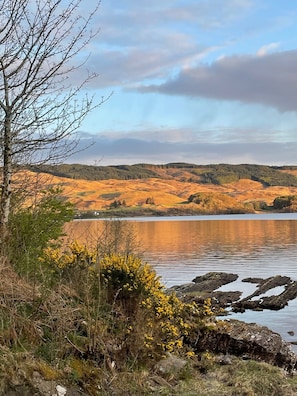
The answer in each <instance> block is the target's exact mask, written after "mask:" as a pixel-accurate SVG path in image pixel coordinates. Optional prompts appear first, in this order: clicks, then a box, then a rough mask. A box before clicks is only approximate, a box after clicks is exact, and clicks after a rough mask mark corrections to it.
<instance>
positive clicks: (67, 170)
mask: <svg viewBox="0 0 297 396" xmlns="http://www.w3.org/2000/svg"><path fill="white" fill-rule="evenodd" d="M294 169H295V168H294V167H288V166H287V167H275V166H264V165H249V164H241V165H229V164H214V165H195V164H187V163H183V162H181V163H179V162H177V163H170V164H165V165H152V164H136V165H118V166H90V165H80V164H72V165H69V164H63V165H51V166H49V165H44V166H42V167H38V168H36V167H32V168H31V170H33V171H36V172H40V171H42V172H46V173H50V174H53V175H55V176H60V177H69V178H72V179H85V180H108V179H117V180H130V179H148V178H163V179H166V178H170V179H172V177H175V178H176V179H177V180H184V176H183V175H182V172H186V173H187V175H189V174H190V175H193V176H192V177H190V178H188V181H191V182H199V183H209V184H219V185H221V184H226V183H232V182H236V181H238V180H240V179H249V180H255V181H258V182H260V183H262V184H263V185H264V186H292V187H296V186H297V178H296V176H294V175H292V174H290V173H287V172H284V171H286V170H294ZM160 170H165V171H166V172H168V173H166V172H162V173H160V172H159V171H160ZM171 170H178V171H176V172H173V173H172V172H171ZM187 177H188V176H187Z"/></svg>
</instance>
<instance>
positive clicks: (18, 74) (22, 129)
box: [0, 0, 105, 228]
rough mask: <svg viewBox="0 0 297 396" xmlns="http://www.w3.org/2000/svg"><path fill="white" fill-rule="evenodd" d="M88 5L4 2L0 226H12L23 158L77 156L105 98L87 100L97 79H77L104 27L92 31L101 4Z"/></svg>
mask: <svg viewBox="0 0 297 396" xmlns="http://www.w3.org/2000/svg"><path fill="white" fill-rule="evenodd" d="M82 3H83V0H70V1H65V0H0V53H1V56H0V122H1V123H0V150H1V154H2V155H1V162H2V164H1V165H2V168H1V170H2V194H1V207H0V224H1V225H2V227H4V228H5V227H6V226H7V222H8V216H9V211H10V194H11V187H10V184H11V177H12V174H13V172H14V170H15V169H16V166H17V165H20V164H21V163H22V161H23V163H24V164H26V165H29V164H33V163H44V162H46V161H58V160H60V159H61V158H64V159H65V157H66V155H70V154H71V153H73V152H74V151H75V149H76V148H77V144H78V138H77V135H76V131H77V129H78V128H79V126H80V125H81V123H82V121H83V120H84V118H85V117H86V115H87V114H88V113H89V112H90V111H91V110H92V109H94V108H95V107H98V106H100V105H101V104H102V103H103V102H104V101H105V99H101V100H100V101H99V102H95V100H94V97H93V96H90V97H89V96H84V97H83V98H81V92H82V90H83V88H84V87H85V85H86V84H87V83H88V82H89V81H90V80H91V79H93V78H95V77H96V74H92V75H89V74H88V73H86V76H85V78H83V79H82V80H81V81H78V82H77V84H76V85H73V84H72V83H71V78H70V77H71V75H73V74H74V72H76V71H77V70H78V69H80V70H81V69H82V67H83V66H84V64H85V62H86V60H87V57H88V55H86V56H85V57H84V59H83V60H82V59H81V55H82V53H83V52H84V51H85V49H86V47H87V46H88V44H89V43H90V41H91V40H92V39H93V38H94V37H95V36H96V35H97V34H98V31H99V30H98V29H96V30H95V31H92V30H91V29H90V27H91V22H92V21H93V18H94V16H95V14H96V12H97V11H98V8H99V6H100V1H99V0H96V1H95V2H94V4H93V9H92V10H91V11H90V12H89V13H88V15H87V16H82V15H81V14H82V13H81V12H80V11H81V7H82Z"/></svg>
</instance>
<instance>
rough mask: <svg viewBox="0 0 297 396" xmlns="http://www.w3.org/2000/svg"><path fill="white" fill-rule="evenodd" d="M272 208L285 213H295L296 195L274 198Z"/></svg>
mask: <svg viewBox="0 0 297 396" xmlns="http://www.w3.org/2000/svg"><path fill="white" fill-rule="evenodd" d="M273 208H274V209H276V210H283V211H285V212H296V211H297V195H287V196H281V197H277V198H275V200H274V201H273Z"/></svg>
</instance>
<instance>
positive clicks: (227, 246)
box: [66, 220, 297, 254]
mask: <svg viewBox="0 0 297 396" xmlns="http://www.w3.org/2000/svg"><path fill="white" fill-rule="evenodd" d="M131 224H132V225H133V229H134V232H135V234H136V236H137V238H138V240H139V242H140V244H141V247H142V250H144V251H149V252H151V253H161V254H166V253H167V252H169V253H172V252H173V251H174V252H176V253H199V252H204V251H206V250H207V251H208V252H209V251H213V252H216V251H217V250H227V251H229V253H231V252H232V251H234V252H238V251H242V252H244V253H245V254H248V253H249V252H250V253H252V252H254V251H257V250H259V249H262V248H263V247H265V248H269V247H270V246H271V247H274V248H276V249H277V248H279V249H282V248H283V249H285V248H286V247H287V246H290V245H295V244H296V242H297V221H295V220H262V221H261V220H209V221H208V220H203V221H187V220H183V221H174V220H169V221H166V220H156V221H152V220H150V221H133V220H132V221H131ZM103 228H104V221H100V220H87V221H74V222H72V223H70V224H68V225H67V227H66V232H67V234H68V235H69V238H70V239H76V240H78V241H81V242H83V243H87V244H91V243H93V242H94V241H96V240H97V239H98V237H99V236H100V234H101V233H102V231H103Z"/></svg>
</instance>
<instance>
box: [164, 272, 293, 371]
mask: <svg viewBox="0 0 297 396" xmlns="http://www.w3.org/2000/svg"><path fill="white" fill-rule="evenodd" d="M237 279H238V275H237V274H232V273H224V272H209V273H207V274H205V275H202V276H198V277H196V278H195V279H193V281H192V283H188V284H185V285H180V286H173V287H172V288H170V290H171V291H172V290H174V291H175V292H176V293H177V295H178V296H179V297H180V298H181V299H182V300H184V301H196V302H197V303H198V304H201V303H203V302H204V301H205V300H206V299H211V305H212V309H213V311H214V313H215V315H217V316H219V315H227V313H228V311H230V310H231V311H233V312H244V311H245V310H247V309H250V310H256V311H259V310H261V311H262V310H265V309H268V310H280V309H282V308H284V307H285V306H286V305H287V304H288V302H289V301H290V300H293V299H295V298H296V297H297V282H296V281H294V280H292V279H291V278H290V277H288V276H281V275H276V276H272V277H269V278H266V279H262V278H246V279H243V280H242V282H249V283H253V284H255V285H256V289H255V291H254V292H253V293H251V294H250V295H248V296H247V297H244V298H241V295H242V292H241V291H220V290H217V289H219V288H220V287H221V286H223V285H227V284H229V283H232V282H234V281H236V280H237ZM276 288H277V289H276ZM280 289H281V290H282V291H281V292H280V293H279V294H277V293H275V294H274V292H275V291H276V290H278V291H279V290H280ZM267 292H270V295H267ZM189 342H190V343H191V341H189ZM193 346H195V349H196V351H197V352H198V351H205V350H208V351H211V352H214V353H223V354H230V355H236V356H242V357H245V358H249V359H254V360H261V361H265V362H267V363H270V364H273V365H276V366H279V367H282V368H284V369H286V370H288V371H294V370H296V369H297V355H296V354H295V353H294V352H293V351H292V349H291V345H290V343H288V342H285V341H284V340H283V339H282V338H281V336H280V335H279V334H278V333H276V332H273V331H272V330H270V329H268V328H267V327H265V326H259V325H257V324H255V323H252V324H248V323H245V322H241V321H238V320H228V318H226V319H225V320H222V321H220V326H217V327H216V328H215V329H213V330H211V331H209V330H207V331H205V332H201V333H200V334H199V337H197V339H196V341H195V345H193V344H192V347H193Z"/></svg>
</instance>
